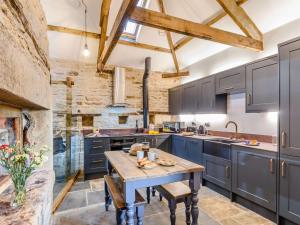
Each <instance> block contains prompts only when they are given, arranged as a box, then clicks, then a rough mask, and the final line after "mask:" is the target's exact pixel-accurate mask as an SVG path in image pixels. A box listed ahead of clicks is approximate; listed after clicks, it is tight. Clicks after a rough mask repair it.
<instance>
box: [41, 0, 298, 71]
mask: <svg viewBox="0 0 300 225" xmlns="http://www.w3.org/2000/svg"><path fill="white" fill-rule="evenodd" d="M150 1H151V2H150V5H149V9H152V10H156V11H158V5H157V0H150ZM85 2H86V4H87V6H88V22H87V23H88V28H87V30H88V31H92V32H100V28H99V16H100V8H101V3H102V0H85ZM164 2H165V7H166V11H167V13H168V14H170V15H173V16H177V17H180V18H183V19H187V20H191V21H195V22H200V23H201V22H203V21H204V20H206V19H207V18H209V17H210V16H212V15H213V14H214V13H216V12H217V11H218V10H220V9H221V7H220V6H219V5H218V3H217V1H215V0H164ZM41 3H42V5H43V8H44V11H45V14H46V18H47V21H48V24H51V25H57V26H65V27H70V28H76V29H81V30H84V8H83V6H82V5H81V4H80V0H41ZM121 3H122V0H112V4H111V9H110V17H109V24H108V31H110V30H111V27H112V25H113V22H114V20H115V18H116V15H117V13H118V10H119V8H120V5H121ZM242 7H243V8H244V9H245V11H246V12H247V13H248V15H249V16H250V17H251V19H252V20H253V21H254V22H255V23H256V25H257V27H258V28H259V29H260V30H261V31H262V33H267V32H269V31H271V30H273V29H276V28H278V27H280V26H283V25H285V24H287V23H289V22H291V21H293V20H296V19H298V18H300V13H299V11H300V1H299V0H284V1H283V0H263V1H262V0H248V2H246V3H245V4H243V5H242ZM214 27H217V28H220V29H223V30H227V31H232V32H235V33H240V34H242V32H241V31H240V29H239V28H238V27H237V26H236V25H235V24H234V23H233V21H232V19H231V18H230V17H228V16H226V17H225V18H223V19H222V20H221V21H219V22H218V23H216V24H215V25H214ZM48 37H49V44H50V46H49V51H50V52H49V54H50V57H51V58H62V59H71V60H79V61H85V62H92V63H95V62H96V61H97V50H98V41H97V40H95V39H88V45H89V49H90V50H91V55H90V57H88V58H84V57H83V55H82V49H83V45H84V37H81V36H76V35H71V34H64V33H58V32H52V31H49V32H48ZM172 37H173V40H174V42H175V41H177V40H178V39H180V38H181V37H182V35H179V34H172ZM138 42H141V43H147V44H152V45H156V46H161V47H166V48H168V43H167V40H166V36H165V35H164V34H163V33H162V32H159V31H158V30H157V29H153V28H149V27H144V26H143V27H142V29H141V32H140V36H139V38H138ZM227 48H229V46H226V45H223V44H218V43H214V42H210V41H205V40H200V39H193V40H192V41H191V42H190V43H189V44H187V45H185V46H184V47H183V48H181V49H179V50H178V51H177V52H176V54H177V57H178V61H179V65H180V68H185V67H187V66H189V65H191V64H193V63H195V62H197V61H200V60H202V59H204V58H207V57H209V56H211V55H214V54H216V53H218V52H220V51H223V50H225V49H227ZM249 51H250V50H249ZM147 56H150V57H152V68H153V70H157V71H173V70H174V64H173V61H172V57H171V54H168V53H161V52H157V51H151V50H145V49H139V48H135V47H130V46H124V45H117V47H116V48H115V49H114V51H113V54H112V55H111V57H110V59H109V61H108V63H109V64H113V65H119V66H129V67H135V68H143V67H144V58H145V57H147Z"/></svg>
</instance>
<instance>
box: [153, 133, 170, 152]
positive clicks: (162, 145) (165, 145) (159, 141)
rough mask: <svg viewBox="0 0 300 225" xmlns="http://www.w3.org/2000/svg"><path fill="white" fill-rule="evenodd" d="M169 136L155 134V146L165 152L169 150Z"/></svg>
mask: <svg viewBox="0 0 300 225" xmlns="http://www.w3.org/2000/svg"><path fill="white" fill-rule="evenodd" d="M170 138H171V137H170V136H169V135H166V136H157V137H156V138H155V147H156V148H158V149H161V150H163V151H165V152H170V145H171V143H170Z"/></svg>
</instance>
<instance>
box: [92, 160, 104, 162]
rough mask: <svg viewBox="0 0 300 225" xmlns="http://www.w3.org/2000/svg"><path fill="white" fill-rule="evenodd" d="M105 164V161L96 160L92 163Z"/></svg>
mask: <svg viewBox="0 0 300 225" xmlns="http://www.w3.org/2000/svg"><path fill="white" fill-rule="evenodd" d="M101 162H103V160H95V161H92V163H101Z"/></svg>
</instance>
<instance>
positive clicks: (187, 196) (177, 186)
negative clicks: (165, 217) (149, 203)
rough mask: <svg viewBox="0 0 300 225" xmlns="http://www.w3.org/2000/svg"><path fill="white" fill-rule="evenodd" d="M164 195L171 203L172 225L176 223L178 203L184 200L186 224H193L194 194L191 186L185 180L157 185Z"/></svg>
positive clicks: (161, 195)
mask: <svg viewBox="0 0 300 225" xmlns="http://www.w3.org/2000/svg"><path fill="white" fill-rule="evenodd" d="M155 188H156V190H157V191H158V192H159V194H160V200H162V197H164V198H166V199H167V200H168V203H169V209H170V220H171V225H175V224H176V214H175V213H176V205H177V203H181V202H184V204H185V216H186V224H187V225H191V202H192V199H191V198H192V194H191V189H190V187H189V186H187V185H185V184H184V183H183V182H175V183H171V184H165V185H160V186H156V187H155Z"/></svg>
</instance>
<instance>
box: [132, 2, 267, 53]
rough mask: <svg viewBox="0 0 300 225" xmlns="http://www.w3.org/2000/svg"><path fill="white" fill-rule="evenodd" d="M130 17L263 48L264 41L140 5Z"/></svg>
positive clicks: (143, 22) (195, 34)
mask: <svg viewBox="0 0 300 225" xmlns="http://www.w3.org/2000/svg"><path fill="white" fill-rule="evenodd" d="M130 19H131V20H132V21H134V22H136V23H139V24H143V25H145V26H150V27H153V28H157V29H162V30H167V31H171V32H176V33H180V34H183V35H187V36H193V37H197V38H201V39H205V40H210V41H214V42H218V43H222V44H227V45H231V46H235V47H241V48H248V49H253V50H263V43H262V41H258V40H255V39H253V38H249V37H245V36H242V35H239V34H235V33H232V32H228V31H224V30H220V29H217V28H212V27H210V26H208V25H204V24H199V23H195V22H191V21H187V20H184V19H181V18H177V17H173V16H169V15H165V14H163V13H159V12H155V11H152V10H148V9H143V8H140V7H136V8H135V9H134V11H133V13H132V14H131V16H130Z"/></svg>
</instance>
